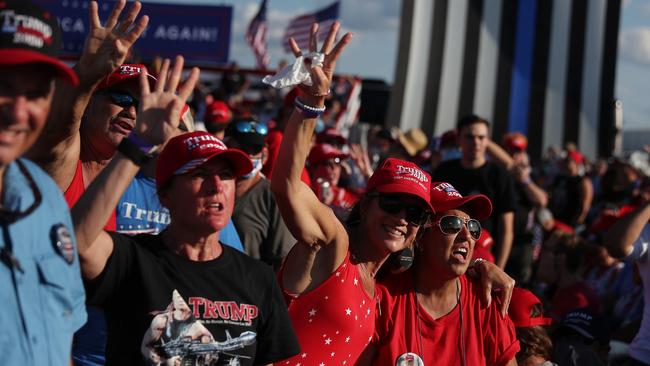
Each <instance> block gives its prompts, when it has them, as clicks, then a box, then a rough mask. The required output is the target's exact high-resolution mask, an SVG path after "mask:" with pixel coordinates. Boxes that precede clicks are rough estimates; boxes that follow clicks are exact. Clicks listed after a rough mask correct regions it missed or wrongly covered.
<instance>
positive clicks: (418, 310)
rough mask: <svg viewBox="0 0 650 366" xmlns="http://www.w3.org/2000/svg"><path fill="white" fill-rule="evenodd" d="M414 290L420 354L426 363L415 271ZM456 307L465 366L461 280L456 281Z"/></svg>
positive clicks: (461, 352)
mask: <svg viewBox="0 0 650 366" xmlns="http://www.w3.org/2000/svg"><path fill="white" fill-rule="evenodd" d="M413 289H414V290H415V316H416V321H417V327H418V353H419V355H420V358H422V361H424V347H423V345H422V325H421V324H420V299H419V298H418V287H417V283H416V278H415V271H413ZM456 305H457V306H458V314H459V316H460V339H459V341H460V342H458V343H459V347H460V364H461V365H462V366H465V361H466V355H465V336H464V330H463V305H462V302H461V300H460V280H459V279H458V278H457V279H456Z"/></svg>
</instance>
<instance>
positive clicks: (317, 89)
mask: <svg viewBox="0 0 650 366" xmlns="http://www.w3.org/2000/svg"><path fill="white" fill-rule="evenodd" d="M340 27H341V25H340V23H339V22H334V24H332V26H331V27H330V30H329V33H328V34H327V38H326V39H325V42H324V43H323V46H322V47H321V50H320V52H321V53H323V54H324V55H325V59H324V61H323V66H322V67H321V66H316V65H311V67H310V68H309V70H310V71H309V73H310V76H311V81H312V85H311V86H306V85H302V84H301V85H300V89H301V91H302V93H303V98H304V99H305V102H307V103H308V104H310V105H312V106H315V105H319V106H320V105H322V104H323V102H324V100H325V96H327V94H328V93H329V89H330V84H331V83H332V75H334V69H335V67H336V61H337V60H338V58H339V56H341V52H342V51H343V49H344V48H345V46H346V45H347V44H348V43H349V42H350V40H351V39H352V33H346V34H345V35H344V36H343V38H341V40H340V41H339V42H338V43H337V44H336V46H334V48H332V46H333V45H334V41H335V40H336V34H337V33H338V31H339V28H340ZM317 33H318V24H317V23H314V24H312V26H311V30H310V33H309V52H310V53H311V52H316V50H317V49H318V47H317V44H316V43H317V41H316V35H317ZM289 46H290V47H291V51H292V52H293V54H294V55H295V56H296V57H299V56H301V55H302V51H301V50H300V47H298V44H297V43H296V41H295V40H294V39H293V38H290V39H289Z"/></svg>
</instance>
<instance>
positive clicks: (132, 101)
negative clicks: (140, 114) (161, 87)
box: [103, 90, 140, 108]
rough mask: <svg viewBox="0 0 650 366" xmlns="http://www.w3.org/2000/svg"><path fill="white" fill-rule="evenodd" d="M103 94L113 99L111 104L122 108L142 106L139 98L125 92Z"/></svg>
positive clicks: (106, 92)
mask: <svg viewBox="0 0 650 366" xmlns="http://www.w3.org/2000/svg"><path fill="white" fill-rule="evenodd" d="M103 93H104V94H106V95H107V96H108V97H109V98H110V99H111V102H112V103H113V104H115V105H118V106H120V107H122V108H129V107H131V106H133V107H136V108H138V105H139V104H140V101H139V100H138V98H136V97H134V96H133V95H131V94H129V93H126V92H123V91H119V90H106V91H104V92H103Z"/></svg>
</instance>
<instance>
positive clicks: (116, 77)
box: [97, 64, 156, 89]
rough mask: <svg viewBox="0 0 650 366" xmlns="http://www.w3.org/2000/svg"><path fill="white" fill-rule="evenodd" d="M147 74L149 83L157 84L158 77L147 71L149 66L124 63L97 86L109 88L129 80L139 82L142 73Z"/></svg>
mask: <svg viewBox="0 0 650 366" xmlns="http://www.w3.org/2000/svg"><path fill="white" fill-rule="evenodd" d="M143 72H144V73H146V74H147V79H148V80H149V85H150V86H151V87H153V86H154V85H155V84H156V78H155V77H153V75H151V74H149V72H147V67H146V66H144V65H142V64H123V65H120V67H118V68H117V70H115V71H113V72H112V73H111V74H110V75H108V76H107V77H105V78H104V79H103V80H102V81H101V82H100V83H99V85H98V86H97V89H108V88H110V87H112V86H114V85H117V84H122V83H125V82H127V81H131V82H136V83H139V81H138V78H139V77H140V74H141V73H143Z"/></svg>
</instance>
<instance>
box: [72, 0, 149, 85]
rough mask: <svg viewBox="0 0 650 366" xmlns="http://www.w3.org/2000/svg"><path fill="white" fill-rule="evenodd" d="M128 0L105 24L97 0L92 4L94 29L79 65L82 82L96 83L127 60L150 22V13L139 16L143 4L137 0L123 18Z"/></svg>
mask: <svg viewBox="0 0 650 366" xmlns="http://www.w3.org/2000/svg"><path fill="white" fill-rule="evenodd" d="M125 4H126V0H119V1H118V2H117V3H116V4H115V7H114V8H113V10H112V11H111V13H110V15H109V16H108V19H106V23H105V24H104V25H103V26H102V23H101V21H100V20H99V11H98V5H97V1H91V2H90V3H89V4H88V17H89V21H90V22H89V23H90V32H89V33H88V36H87V38H86V42H85V44H84V50H83V53H82V55H81V58H80V59H79V63H78V64H77V66H76V67H75V69H76V70H77V73H78V74H79V78H80V81H81V82H82V83H88V84H93V83H95V82H97V81H99V80H101V79H102V78H103V77H105V76H107V75H109V74H110V73H111V72H113V71H114V70H116V69H117V68H118V67H119V66H120V65H121V64H123V63H124V60H125V59H126V55H127V54H128V52H129V49H130V48H131V46H133V44H134V43H135V41H136V40H137V39H138V38H139V37H140V35H141V34H142V32H143V31H144V29H145V28H146V26H147V23H148V22H149V17H147V16H146V15H144V16H142V17H140V19H139V20H138V21H137V22H136V21H135V20H136V18H137V17H138V14H139V13H140V9H141V8H142V5H141V4H140V2H139V1H136V2H134V3H133V5H131V7H130V8H129V11H128V12H127V13H126V15H125V16H124V17H123V19H122V20H121V21H120V20H119V19H120V14H121V13H122V10H124V7H125Z"/></svg>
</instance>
